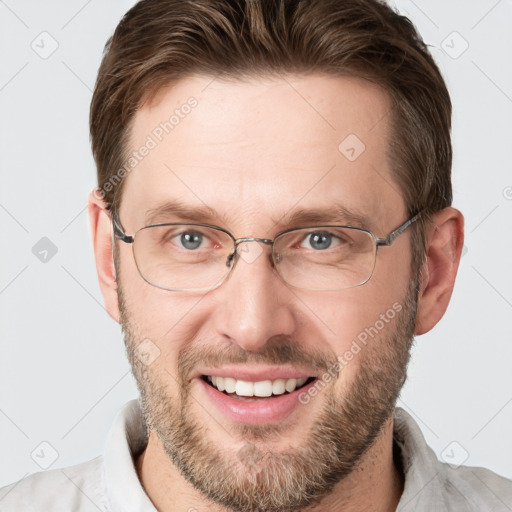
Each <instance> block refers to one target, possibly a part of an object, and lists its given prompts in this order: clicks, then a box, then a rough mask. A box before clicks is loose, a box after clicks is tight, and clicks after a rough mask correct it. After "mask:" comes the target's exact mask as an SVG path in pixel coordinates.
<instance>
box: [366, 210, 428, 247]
mask: <svg viewBox="0 0 512 512" xmlns="http://www.w3.org/2000/svg"><path fill="white" fill-rule="evenodd" d="M422 213H423V212H419V213H417V214H416V215H415V216H414V217H412V218H411V219H409V220H407V221H405V222H404V223H403V224H401V225H400V226H398V227H397V228H396V229H395V230H393V231H391V233H389V235H388V236H386V237H385V238H377V240H376V244H377V247H378V246H379V245H391V244H392V243H393V242H394V241H395V239H396V238H397V237H398V236H399V235H401V234H402V233H403V232H404V231H405V230H406V229H407V228H408V227H409V226H410V225H411V224H413V223H414V222H416V221H417V220H418V219H419V217H420V215H421V214H422Z"/></svg>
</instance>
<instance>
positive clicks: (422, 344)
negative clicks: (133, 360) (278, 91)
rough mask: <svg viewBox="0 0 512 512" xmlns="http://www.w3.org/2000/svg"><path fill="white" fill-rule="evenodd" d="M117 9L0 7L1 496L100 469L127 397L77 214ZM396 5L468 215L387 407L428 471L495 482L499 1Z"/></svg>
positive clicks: (502, 429)
mask: <svg viewBox="0 0 512 512" xmlns="http://www.w3.org/2000/svg"><path fill="white" fill-rule="evenodd" d="M132 3H133V1H128V0H122V1H116V2H113V1H109V2H105V1H100V0H89V1H84V0H72V1H70V0H68V1H66V2H64V1H55V0H54V1H45V2H41V1H36V0H32V1H29V0H5V1H0V148H1V152H0V162H1V180H2V181H1V184H2V186H1V188H0V222H1V226H2V227H1V235H2V250H1V265H0V315H1V318H0V326H1V336H0V343H1V347H0V350H1V352H0V354H1V358H0V390H1V395H0V432H1V435H0V459H1V460H2V464H1V473H0V485H3V484H7V483H9V482H11V481H14V480H17V479H20V478H22V477H24V476H26V475H27V474H29V473H32V472H35V471H37V470H39V469H40V467H41V466H43V467H46V466H48V465H49V464H50V463H51V464H52V465H51V467H53V468H55V467H63V466H66V465H70V464H74V463H77V462H81V461H84V460H88V459H90V458H92V457H94V456H96V455H97V454H99V453H101V451H102V449H103V446H104V442H105V438H106V436H107V432H108V430H109V427H110V425H111V423H112V421H113V418H114V416H115V414H116V413H117V411H118V410H119V408H120V407H121V406H122V405H123V403H124V402H125V401H127V400H128V399H130V398H133V397H135V396H136V394H137V393H136V388H135V385H134V382H133V380H132V377H131V375H130V373H129V367H128V364H127V362H126V358H125V355H124V346H123V342H122V338H121V335H120V329H119V326H118V325H117V324H115V323H114V322H113V321H112V320H111V319H110V318H109V317H108V315H107V314H106V312H105V310H104V308H103V304H102V298H101V295H100V292H99V288H98V284H97V281H96V274H95V267H94V261H93V253H92V249H91V243H90V237H89V227H88V223H87V216H86V199H87V194H88V192H89V191H90V190H91V189H92V188H93V187H94V185H95V169H94V164H93V160H92V157H91V154H90V148H89V136H88V109H89V102H90V99H91V90H92V88H93V85H94V81H95V77H96V72H97V68H98V65H99V62H100V58H101V54H102V48H103V45H104V43H105V41H106V39H107V37H108V36H109V35H110V34H111V33H112V31H113V30H114V28H115V26H116V24H117V22H118V21H119V19H120V17H121V16H122V14H123V13H124V12H125V11H126V10H127V9H128V8H129V7H130V6H131V5H132ZM395 3H396V5H397V6H398V7H399V8H400V9H401V10H402V11H403V12H404V13H406V14H408V15H409V16H410V17H411V18H412V20H413V21H414V22H415V24H416V25H417V26H418V27H419V29H420V31H421V33H422V34H423V37H424V38H425V40H426V42H427V43H428V44H430V45H431V47H432V52H433V55H434V57H435V59H436V60H437V62H438V63H439V65H440V66H441V69H442V71H443V73H444V75H445V77H446V80H447V83H448V86H449V88H450V91H451V93H452V98H453V103H454V122H453V142H454V149H455V161H454V168H453V183H454V195H455V200H454V206H455V207H457V208H459V209H460V210H461V211H462V212H463V213H464V215H465V217H466V244H465V245H466V248H465V255H464V257H463V258H462V261H461V266H460V270H459V276H458V280H457V284H456V288H455V292H454V294H453V298H452V302H451V305H450V307H449V309H448V312H447V314H446V316H445V317H444V319H443V320H442V321H441V322H440V323H439V325H438V326H437V327H436V328H435V329H434V331H433V332H431V333H429V334H427V335H424V336H421V337H419V338H417V340H416V347H415V349H414V352H413V358H412V362H411V365H410V370H409V380H408V382H407V384H406V386H405V388H404V390H403V393H402V399H401V401H400V403H399V405H401V406H402V407H404V408H406V409H407V410H408V411H409V412H410V413H412V415H413V416H414V417H415V418H416V419H417V421H418V422H419V424H420V426H421V428H422V430H423V432H424V434H425V436H426V438H427V440H428V442H429V444H430V445H431V446H432V448H433V449H434V450H435V452H436V454H437V455H438V457H440V458H444V459H445V460H451V461H452V463H454V464H457V463H459V462H462V461H463V460H465V459H466V458H467V460H465V463H466V464H469V465H474V466H485V467H489V468H491V469H493V470H494V471H496V472H498V473H501V474H503V475H506V476H508V477H509V478H510V477H512V457H511V454H512V428H511V427H512V372H511V369H510V366H511V360H512V335H511V319H512V266H511V254H512V238H511V235H512V171H511V163H512V127H511V124H512V67H511V63H512V31H511V30H510V28H511V27H512V2H511V1H510V0H501V1H496V0H479V1H476V0H474V1H467V0H464V1H463V0H458V1H449V2H447V1H446V0H435V1H433V0H421V1H420V0H415V1H412V0H403V1H397V2H395ZM454 31H455V32H457V34H454V33H453V32H454ZM42 32H47V33H48V34H49V35H48V34H43V35H41V33H42ZM443 41H444V42H443ZM55 44H58V48H57V49H56V50H55V52H54V53H53V54H51V55H49V56H48V55H47V53H49V52H50V51H51V50H52V45H55ZM466 44H468V45H469V46H468V48H467V49H466V51H464V52H463V53H461V52H462V51H463V50H464V48H465V45H466ZM35 50H37V51H38V52H39V53H37V52H36V51H35ZM41 54H42V56H43V57H47V58H42V56H41ZM455 57H456V58H455ZM42 237H47V238H48V239H50V240H51V242H52V243H53V244H55V246H56V248H57V250H58V252H57V253H56V254H55V255H54V256H52V253H51V251H50V252H49V253H48V255H47V261H46V262H42V261H40V259H38V257H36V255H34V254H33V252H32V249H33V247H34V246H35V245H36V244H37V243H38V241H39V240H40V239H41V238H42ZM40 243H42V244H44V243H47V242H40ZM41 247H42V248H41ZM45 247H46V246H36V248H38V250H36V251H35V252H36V253H38V252H40V251H42V250H44V249H45ZM43 256H44V253H41V254H39V257H43ZM42 442H45V443H49V444H43V445H41V443H42ZM31 454H32V455H31ZM54 459H55V460H54Z"/></svg>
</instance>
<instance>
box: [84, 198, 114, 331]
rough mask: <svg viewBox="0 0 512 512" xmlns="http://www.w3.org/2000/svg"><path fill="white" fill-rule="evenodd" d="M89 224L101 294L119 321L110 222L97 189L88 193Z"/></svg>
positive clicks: (109, 309) (108, 309) (111, 313)
mask: <svg viewBox="0 0 512 512" xmlns="http://www.w3.org/2000/svg"><path fill="white" fill-rule="evenodd" d="M87 208H88V214H89V225H90V228H91V236H92V243H93V248H94V258H95V260H96V272H97V274H98V281H99V285H100V290H101V294H102V295H103V301H104V302H105V307H106V309H107V312H108V314H109V315H110V316H111V317H112V318H113V319H114V320H115V321H116V322H117V323H119V322H120V318H121V315H120V311H119V298H118V295H117V280H116V270H115V266H114V254H113V251H112V222H111V218H110V214H109V212H108V210H106V204H105V201H104V200H103V199H101V198H100V197H99V195H98V193H97V191H96V190H95V191H93V192H91V193H90V194H89V201H88V205H87Z"/></svg>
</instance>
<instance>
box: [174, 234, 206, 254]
mask: <svg viewBox="0 0 512 512" xmlns="http://www.w3.org/2000/svg"><path fill="white" fill-rule="evenodd" d="M177 236H179V241H180V243H181V245H182V246H183V247H185V249H192V250H193V249H198V248H199V247H200V246H201V243H202V242H203V236H204V235H203V234H202V233H199V232H198V231H185V232H183V233H181V234H179V235H177Z"/></svg>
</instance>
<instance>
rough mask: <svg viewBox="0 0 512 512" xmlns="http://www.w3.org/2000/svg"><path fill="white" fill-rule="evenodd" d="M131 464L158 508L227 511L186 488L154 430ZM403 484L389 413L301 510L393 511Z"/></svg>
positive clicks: (183, 511)
mask: <svg viewBox="0 0 512 512" xmlns="http://www.w3.org/2000/svg"><path fill="white" fill-rule="evenodd" d="M136 468H137V473H138V475H139V478H140V481H141V483H142V486H143V487H144V489H145V491H146V493H147V495H148V496H149V498H150V499H151V501H152V502H153V504H154V505H155V506H156V508H157V509H158V510H159V511H160V512H187V511H190V510H196V511H197V512H202V511H206V510H208V512H232V511H231V510H227V509H225V508H223V507H220V506H218V505H214V504H213V503H212V502H210V500H208V499H207V498H206V497H205V496H204V495H203V494H201V493H200V492H199V491H197V490H196V489H194V488H193V487H192V486H191V484H190V483H189V482H188V480H186V479H185V478H184V477H183V476H182V475H181V473H180V472H179V471H178V470H177V468H176V467H175V465H174V464H173V462H172V461H171V460H170V459H169V458H168V456H167V455H166V453H165V451H164V449H163V447H162V445H161V443H160V442H159V440H158V438H157V436H156V435H155V434H154V432H152V433H151V434H150V436H149V441H148V445H147V447H146V449H145V451H144V452H143V453H142V454H141V455H140V456H139V457H138V459H137V460H136ZM403 488H404V476H403V474H402V470H401V467H399V465H397V464H396V463H395V460H394V457H393V419H392V417H391V418H390V419H389V420H388V421H387V423H386V425H385V427H384V428H383V429H382V430H381V433H380V434H379V436H378V437H377V439H376V440H375V442H374V444H373V445H372V446H371V447H370V449H369V450H368V451H367V452H366V453H365V454H364V455H363V457H362V458H361V460H360V461H359V464H358V465H357V467H356V468H355V469H354V470H353V471H352V473H350V474H349V475H348V476H347V477H346V478H344V479H343V480H341V481H340V482H338V483H337V484H336V485H335V487H334V488H333V490H332V492H331V493H330V494H329V495H328V496H326V497H325V498H324V499H322V500H321V502H319V503H317V504H315V505H312V506H310V507H307V508H305V509H303V511H302V512H342V511H343V512H393V511H395V510H396V508H397V505H398V502H399V501H400V496H401V495H402V492H403Z"/></svg>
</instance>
